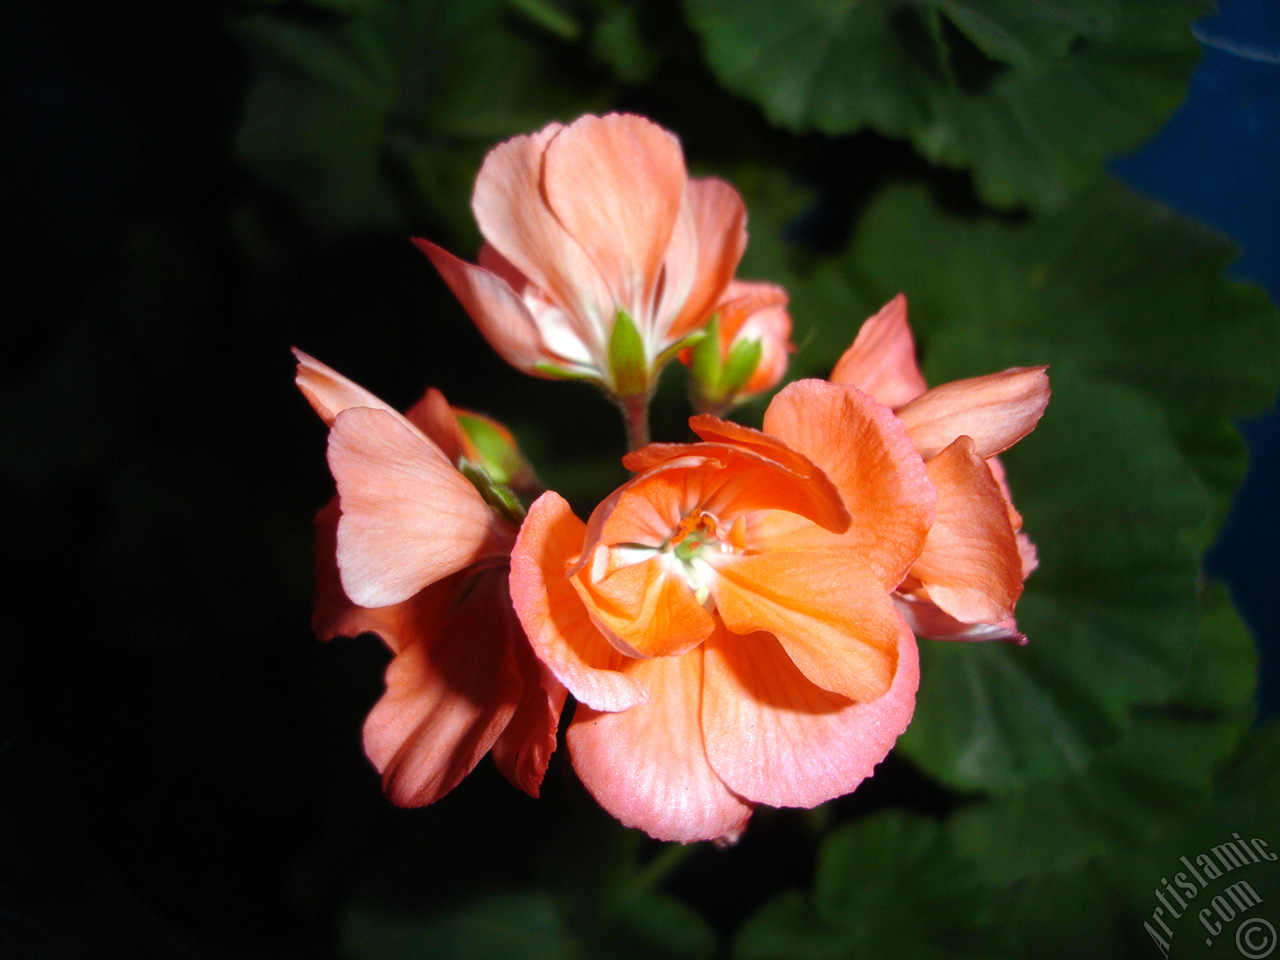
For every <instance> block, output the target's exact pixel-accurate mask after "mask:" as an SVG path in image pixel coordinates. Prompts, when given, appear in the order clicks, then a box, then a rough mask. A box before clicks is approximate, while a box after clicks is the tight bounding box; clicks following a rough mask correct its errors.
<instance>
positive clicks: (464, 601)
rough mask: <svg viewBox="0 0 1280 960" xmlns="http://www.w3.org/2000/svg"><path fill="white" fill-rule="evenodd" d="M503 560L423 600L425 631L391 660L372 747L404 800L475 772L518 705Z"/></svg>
mask: <svg viewBox="0 0 1280 960" xmlns="http://www.w3.org/2000/svg"><path fill="white" fill-rule="evenodd" d="M503 573H504V571H502V570H501V569H497V570H490V571H485V572H482V573H479V574H477V573H474V572H471V571H465V572H463V573H460V574H456V575H454V576H453V577H450V578H448V579H446V580H443V581H440V582H438V583H435V584H433V585H432V586H431V587H429V588H427V590H425V591H423V594H422V595H419V597H418V598H416V599H415V605H416V606H417V607H418V610H417V611H416V612H417V614H418V616H417V617H416V619H415V625H416V630H417V636H416V637H415V638H414V642H410V643H408V644H406V645H405V646H404V647H403V648H402V649H401V650H400V652H399V653H398V654H397V655H396V657H395V659H394V660H392V661H391V663H390V664H389V665H388V667H387V673H386V682H387V690H386V693H385V694H383V696H382V699H380V700H379V701H378V702H377V704H376V705H375V706H374V708H373V710H372V711H371V712H370V714H369V717H368V719H367V720H366V721H365V725H364V746H365V752H366V753H367V754H368V756H369V759H370V760H371V761H373V764H374V766H375V767H377V768H378V770H379V771H381V772H382V777H383V788H384V790H385V791H386V793H387V796H389V797H390V798H391V800H392V802H394V803H395V804H397V805H399V806H403V807H419V806H423V805H425V804H428V803H433V802H434V801H436V800H438V799H440V797H442V796H444V795H445V794H446V793H448V792H449V791H450V790H452V789H453V788H454V787H455V786H457V785H458V782H459V781H460V780H461V779H462V778H463V777H465V776H466V775H467V774H468V773H470V772H471V770H472V768H474V767H475V765H476V764H477V763H478V762H479V761H480V758H481V757H483V756H484V755H485V754H486V753H487V752H488V751H489V748H490V747H492V746H493V743H494V741H495V740H496V739H497V738H498V735H499V734H500V733H501V732H502V731H503V729H504V728H505V727H506V726H507V724H508V722H509V721H510V720H511V717H512V716H513V714H514V713H515V710H516V705H517V703H518V702H519V699H520V692H521V681H520V677H519V675H518V672H517V669H516V664H515V659H514V654H513V650H512V644H513V641H514V633H515V632H516V631H517V630H518V626H517V625H516V624H515V623H514V622H513V618H512V616H511V608H510V607H509V606H504V604H505V600H506V598H505V589H504V584H503Z"/></svg>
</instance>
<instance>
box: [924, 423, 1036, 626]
mask: <svg viewBox="0 0 1280 960" xmlns="http://www.w3.org/2000/svg"><path fill="white" fill-rule="evenodd" d="M927 469H928V471H929V479H930V480H931V481H933V485H934V486H935V487H936V488H937V490H938V516H937V519H936V520H935V521H934V523H933V526H932V527H931V528H930V529H929V536H928V537H926V538H925V542H924V550H923V551H922V552H921V554H920V559H918V560H917V561H916V562H915V564H914V565H913V566H912V568H911V575H912V576H913V577H915V578H917V579H918V580H920V581H921V583H922V584H923V585H924V591H925V593H926V595H927V596H928V598H929V599H930V600H932V601H933V602H934V603H936V604H937V605H938V606H939V607H940V608H941V609H942V610H943V611H945V612H946V613H948V614H950V615H951V616H953V617H955V618H956V619H957V620H960V621H963V622H966V623H979V622H994V621H998V620H1005V619H1008V618H1009V617H1011V616H1013V607H1014V604H1015V603H1017V601H1018V597H1019V596H1021V595H1022V579H1023V577H1022V557H1021V555H1020V553H1019V550H1018V541H1017V538H1016V536H1015V535H1014V530H1013V526H1012V524H1010V522H1009V511H1008V509H1007V507H1006V503H1007V501H1006V500H1005V498H1004V494H1003V493H1001V491H1000V486H999V484H997V483H996V479H995V477H994V476H993V475H992V473H991V470H990V468H989V467H988V466H987V461H985V460H983V459H982V457H980V456H978V455H977V453H976V452H975V451H974V447H973V441H972V440H971V439H969V438H968V437H960V438H959V439H958V440H956V442H955V443H953V444H951V446H949V447H947V449H945V450H943V451H942V453H940V454H938V455H937V456H936V457H934V458H933V459H932V460H930V461H929V463H928V466H927Z"/></svg>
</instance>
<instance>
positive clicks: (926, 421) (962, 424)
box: [898, 367, 1049, 460]
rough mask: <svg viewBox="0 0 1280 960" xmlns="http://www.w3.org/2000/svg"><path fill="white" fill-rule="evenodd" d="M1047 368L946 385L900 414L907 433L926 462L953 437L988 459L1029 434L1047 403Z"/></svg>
mask: <svg viewBox="0 0 1280 960" xmlns="http://www.w3.org/2000/svg"><path fill="white" fill-rule="evenodd" d="M1047 369H1048V368H1047V367H1014V368H1013V369H1011V370H1005V371H1003V372H1001V373H991V374H988V375H986V376H984V377H973V378H971V379H969V380H954V381H952V382H951V383H944V384H943V385H942V386H940V387H934V388H933V389H932V390H930V391H928V392H927V393H925V394H923V395H922V396H920V397H917V398H916V399H915V400H912V401H911V402H910V403H909V404H907V405H906V406H905V407H903V408H902V409H901V410H899V411H898V416H899V418H901V420H902V423H903V425H904V426H906V428H907V434H908V435H909V436H910V437H911V441H912V442H913V443H914V444H915V445H916V449H917V450H919V451H920V455H921V456H922V457H924V458H925V459H926V460H931V459H932V458H934V457H936V456H937V455H938V454H939V453H941V452H942V451H943V450H945V449H946V448H947V447H949V446H950V445H951V443H952V442H953V441H954V440H955V439H956V437H972V438H973V443H974V447H975V449H976V450H977V452H978V456H980V457H982V458H984V459H985V458H987V457H991V456H994V455H995V454H997V453H1000V452H1001V451H1004V450H1008V449H1009V448H1010V447H1011V446H1013V445H1014V444H1015V443H1017V442H1018V441H1019V440H1021V439H1022V438H1023V437H1025V436H1026V435H1027V434H1028V433H1030V432H1031V431H1032V430H1033V429H1034V428H1035V425H1036V424H1037V423H1038V422H1039V421H1040V417H1041V416H1042V415H1043V414H1044V408H1045V406H1046V405H1047V404H1048V403H1049V376H1048V374H1046V373H1045V371H1046V370H1047Z"/></svg>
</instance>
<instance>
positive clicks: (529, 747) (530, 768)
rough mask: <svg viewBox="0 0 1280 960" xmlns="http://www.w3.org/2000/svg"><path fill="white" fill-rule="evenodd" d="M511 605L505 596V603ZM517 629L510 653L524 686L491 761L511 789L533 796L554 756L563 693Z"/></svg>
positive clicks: (535, 794)
mask: <svg viewBox="0 0 1280 960" xmlns="http://www.w3.org/2000/svg"><path fill="white" fill-rule="evenodd" d="M510 602H511V601H510V598H509V597H508V599H507V603H510ZM517 630H518V635H517V636H516V638H515V643H514V645H513V652H514V654H515V661H516V666H517V668H518V669H519V671H520V677H521V680H522V681H523V687H522V690H521V693H520V702H519V704H518V705H517V706H516V711H515V714H514V715H513V716H512V717H511V721H510V722H509V723H508V724H507V727H506V729H505V730H503V731H502V733H501V734H499V736H498V739H497V740H495V741H494V744H493V762H494V763H495V764H497V766H498V770H499V771H500V772H501V773H502V775H503V776H504V777H506V778H507V780H508V781H510V782H511V783H512V784H513V785H514V786H516V787H519V788H520V789H521V790H523V791H524V792H525V793H527V794H529V796H531V797H536V796H537V795H538V793H539V790H540V789H541V787H542V778H543V776H545V774H546V772H547V764H548V763H550V761H551V754H553V753H555V749H556V728H557V727H558V726H559V724H560V711H561V709H562V708H563V707H564V699H565V693H566V691H565V688H564V685H563V684H562V683H561V682H560V681H559V680H557V679H556V678H555V676H553V675H552V673H551V671H550V670H548V669H547V668H546V667H544V666H543V665H542V663H541V662H540V661H539V660H538V658H537V657H535V656H534V655H533V650H532V648H530V646H529V641H528V640H527V639H526V638H525V636H524V631H523V630H519V628H518V627H517Z"/></svg>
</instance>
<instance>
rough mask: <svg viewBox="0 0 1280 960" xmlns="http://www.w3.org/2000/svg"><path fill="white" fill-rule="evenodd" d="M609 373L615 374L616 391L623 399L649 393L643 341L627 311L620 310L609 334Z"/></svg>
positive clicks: (647, 369)
mask: <svg viewBox="0 0 1280 960" xmlns="http://www.w3.org/2000/svg"><path fill="white" fill-rule="evenodd" d="M609 370H610V372H611V373H612V374H613V390H614V392H615V393H616V394H617V395H618V396H620V397H631V396H635V395H637V394H644V393H647V392H648V390H649V365H648V364H647V363H646V362H645V358H644V340H643V339H641V337H640V331H639V330H638V329H637V328H636V324H635V321H634V320H632V319H631V317H630V316H628V315H627V311H625V310H621V309H620V310H619V311H618V314H617V316H616V317H614V320H613V333H611V334H610V335H609Z"/></svg>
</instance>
